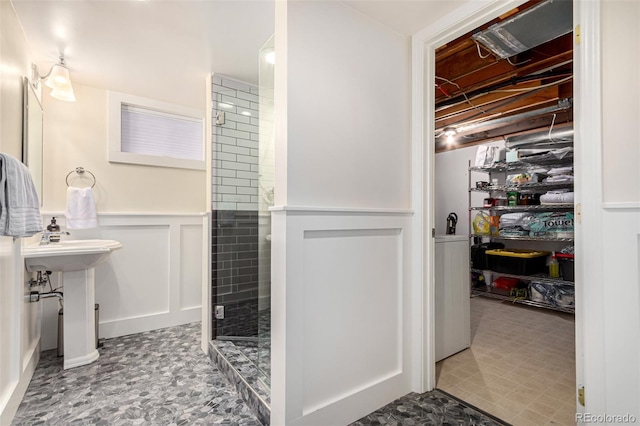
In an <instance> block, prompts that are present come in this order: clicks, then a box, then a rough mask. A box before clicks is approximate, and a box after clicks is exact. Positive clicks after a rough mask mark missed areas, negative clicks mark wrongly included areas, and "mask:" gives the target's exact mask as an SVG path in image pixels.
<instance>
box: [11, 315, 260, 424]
mask: <svg viewBox="0 0 640 426" xmlns="http://www.w3.org/2000/svg"><path fill="white" fill-rule="evenodd" d="M199 337H200V323H193V324H188V325H186V326H179V327H171V328H166V329H163V330H156V331H152V332H147V333H141V334H135V335H130V336H124V337H119V338H115V339H109V340H105V342H104V347H103V348H102V349H100V358H99V359H98V360H97V361H96V362H95V363H93V364H90V365H87V366H83V367H78V368H73V369H70V370H66V371H65V370H63V369H62V358H57V357H56V351H55V350H53V351H47V352H43V354H42V357H41V360H40V363H39V364H38V368H37V369H36V372H35V374H34V376H33V379H32V380H31V383H30V384H29V388H28V389H27V392H26V395H25V397H24V399H23V401H22V404H21V405H20V408H19V409H18V412H17V414H16V417H15V419H14V421H13V424H14V425H38V424H46V425H72V424H78V425H89V424H91V425H187V424H188V425H192V424H202V425H204V424H225V425H259V424H260V423H259V422H258V421H257V419H256V418H255V417H254V416H253V414H252V413H251V412H250V410H249V408H248V407H247V406H246V405H245V404H244V402H243V401H242V400H241V399H240V398H239V397H238V395H237V393H236V391H235V389H234V388H233V387H232V386H231V385H230V384H229V383H228V382H227V381H226V379H225V378H224V377H223V376H222V374H221V373H220V372H219V371H218V370H217V369H216V368H215V367H214V366H213V365H212V363H211V361H210V360H209V358H207V356H206V355H205V354H204V353H203V352H202V350H201V349H200V341H199Z"/></svg>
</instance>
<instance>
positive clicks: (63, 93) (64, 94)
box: [50, 84, 76, 102]
mask: <svg viewBox="0 0 640 426" xmlns="http://www.w3.org/2000/svg"><path fill="white" fill-rule="evenodd" d="M50 95H51V97H52V98H56V99H58V100H61V101H67V102H75V101H76V95H75V94H74V93H73V88H72V87H71V84H68V85H66V86H62V87H56V88H55V89H53V90H51V93H50Z"/></svg>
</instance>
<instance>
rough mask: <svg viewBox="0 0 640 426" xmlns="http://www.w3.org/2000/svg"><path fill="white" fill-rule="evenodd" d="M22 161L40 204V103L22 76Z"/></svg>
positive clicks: (41, 113)
mask: <svg viewBox="0 0 640 426" xmlns="http://www.w3.org/2000/svg"><path fill="white" fill-rule="evenodd" d="M23 105H24V111H23V129H22V162H23V163H24V164H25V165H26V166H27V167H28V168H29V171H30V172H31V176H32V177H33V183H34V185H35V187H36V192H37V193H38V198H39V199H40V205H41V206H42V136H43V135H42V121H43V117H44V114H43V111H42V104H41V103H40V100H39V99H38V96H37V95H36V92H35V90H34V88H33V85H32V84H31V83H30V82H29V79H28V78H26V77H25V78H24V100H23Z"/></svg>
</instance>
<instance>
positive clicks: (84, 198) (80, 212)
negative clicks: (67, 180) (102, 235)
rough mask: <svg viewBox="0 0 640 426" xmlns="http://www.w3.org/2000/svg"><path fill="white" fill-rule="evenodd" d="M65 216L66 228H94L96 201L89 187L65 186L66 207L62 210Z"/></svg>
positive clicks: (95, 223) (96, 224)
mask: <svg viewBox="0 0 640 426" xmlns="http://www.w3.org/2000/svg"><path fill="white" fill-rule="evenodd" d="M64 215H65V217H66V218H67V228H71V229H86V228H96V227H97V226H98V218H97V215H96V203H95V201H94V199H93V190H92V189H91V188H76V187H74V186H70V187H68V188H67V209H66V210H65V212H64Z"/></svg>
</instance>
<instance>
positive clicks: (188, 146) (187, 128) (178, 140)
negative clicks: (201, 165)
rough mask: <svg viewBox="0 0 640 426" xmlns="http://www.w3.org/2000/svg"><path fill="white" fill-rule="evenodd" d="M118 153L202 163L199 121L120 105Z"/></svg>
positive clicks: (200, 124) (202, 152)
mask: <svg viewBox="0 0 640 426" xmlns="http://www.w3.org/2000/svg"><path fill="white" fill-rule="evenodd" d="M121 109H122V110H121V150H122V152H130V153H134V154H144V155H153V156H157V157H170V158H182V159H187V160H200V161H202V160H204V148H203V139H202V136H203V123H202V120H198V119H194V118H190V117H185V116H181V115H177V114H169V113H164V112H159V111H154V110H151V109H145V108H140V107H137V106H132V105H126V104H122V106H121Z"/></svg>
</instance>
